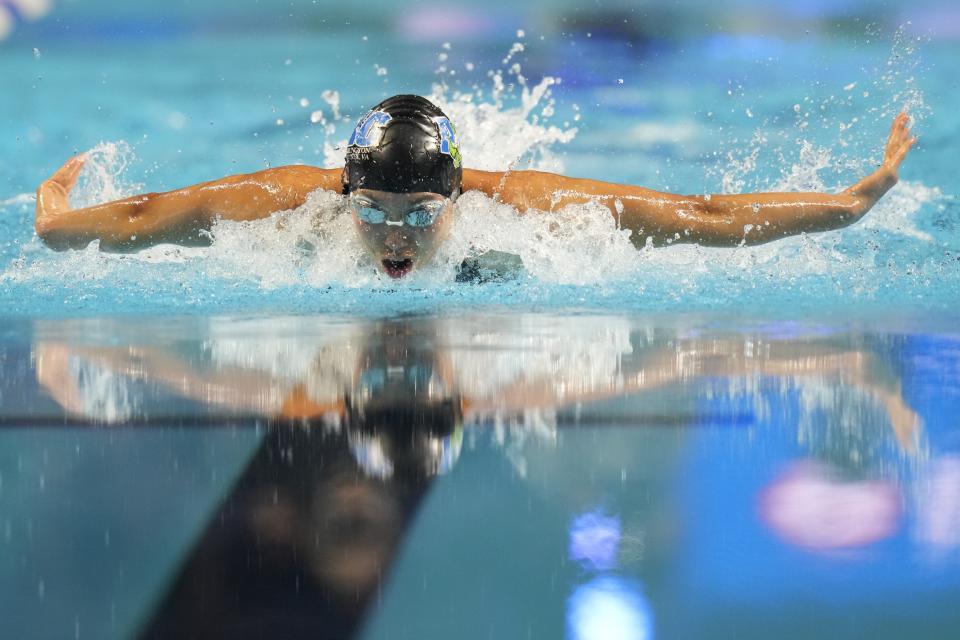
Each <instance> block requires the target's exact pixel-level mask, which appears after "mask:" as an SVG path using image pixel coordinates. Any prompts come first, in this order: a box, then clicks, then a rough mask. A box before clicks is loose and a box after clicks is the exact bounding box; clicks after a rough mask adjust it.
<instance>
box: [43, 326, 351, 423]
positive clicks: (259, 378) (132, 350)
mask: <svg viewBox="0 0 960 640" xmlns="http://www.w3.org/2000/svg"><path fill="white" fill-rule="evenodd" d="M72 358H80V359H83V360H84V361H86V362H87V363H89V364H92V365H94V366H97V367H102V368H104V369H107V370H109V371H112V372H113V373H115V374H117V375H122V376H128V377H130V378H134V379H139V380H144V381H147V382H150V383H154V384H158V385H161V386H163V387H166V388H168V389H170V390H171V391H173V392H174V393H176V394H178V395H180V396H182V397H184V398H189V399H192V400H197V401H199V402H203V403H205V404H208V405H217V406H221V407H227V408H229V409H231V410H233V411H235V412H252V413H255V414H260V415H264V416H278V415H279V416H283V417H287V418H308V417H313V416H317V415H322V414H323V413H325V412H327V411H331V410H334V409H336V408H337V407H339V403H338V402H333V403H322V402H321V403H318V402H316V401H312V400H310V399H309V398H308V397H307V396H306V393H305V392H304V390H303V387H302V385H296V386H294V385H291V384H290V383H284V382H283V381H280V380H276V379H275V378H273V377H271V376H269V375H267V374H266V373H264V372H262V371H258V370H253V369H243V368H239V367H217V368H216V369H214V370H199V369H196V368H194V367H191V366H190V365H189V363H188V362H186V361H185V360H183V359H181V358H178V357H176V356H175V355H172V354H171V353H169V352H167V351H164V350H162V349H158V348H149V347H76V346H67V345H63V344H59V343H43V342H42V343H39V344H38V345H37V346H36V360H37V378H38V381H39V382H40V384H41V385H42V386H43V387H44V388H46V389H47V390H48V392H49V393H50V395H51V396H53V398H54V399H55V400H56V401H57V402H58V403H59V404H60V405H61V406H62V407H63V408H64V409H65V410H66V411H68V412H70V413H76V414H84V415H85V417H89V418H93V419H98V418H102V416H90V415H86V414H88V413H89V410H88V409H87V406H86V403H85V402H84V398H83V396H82V394H81V391H80V389H79V388H78V387H77V384H76V380H75V377H74V375H73V373H72V372H71V371H70V367H69V361H70V359H72Z"/></svg>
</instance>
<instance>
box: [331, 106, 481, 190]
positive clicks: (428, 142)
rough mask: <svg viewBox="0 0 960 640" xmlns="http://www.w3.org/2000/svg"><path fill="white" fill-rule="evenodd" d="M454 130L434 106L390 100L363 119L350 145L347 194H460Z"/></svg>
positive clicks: (345, 188)
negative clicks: (364, 191)
mask: <svg viewBox="0 0 960 640" xmlns="http://www.w3.org/2000/svg"><path fill="white" fill-rule="evenodd" d="M462 177H463V168H462V166H461V161H460V148H459V146H458V142H457V134H456V130H455V129H454V128H453V124H452V123H451V122H450V120H449V118H447V116H446V115H445V114H444V113H443V111H441V110H440V109H439V108H438V107H437V106H436V105H435V104H433V103H432V102H430V101H429V100H427V99H426V98H421V97H420V96H413V95H400V96H393V97H392V98H387V99H386V100H384V101H383V102H381V103H380V104H378V105H377V106H375V107H374V108H373V109H371V110H370V111H369V112H368V113H367V115H365V116H363V117H362V118H361V119H360V122H358V123H357V126H356V128H355V129H354V130H353V135H351V136H350V142H349V143H348V145H347V158H346V166H345V167H344V172H343V192H344V193H345V194H346V193H349V192H351V191H354V190H356V189H376V190H378V191H389V192H392V193H417V192H421V191H427V192H430V193H439V194H440V195H444V196H450V195H453V193H454V192H457V191H459V190H460V182H461V180H462Z"/></svg>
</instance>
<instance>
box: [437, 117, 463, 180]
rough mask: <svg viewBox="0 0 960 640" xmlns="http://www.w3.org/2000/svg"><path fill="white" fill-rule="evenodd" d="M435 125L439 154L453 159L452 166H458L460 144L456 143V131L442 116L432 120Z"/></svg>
mask: <svg viewBox="0 0 960 640" xmlns="http://www.w3.org/2000/svg"><path fill="white" fill-rule="evenodd" d="M433 121H434V122H436V123H437V129H439V130H440V153H443V154H446V155H448V156H450V157H451V158H453V166H454V168H457V167H459V166H460V144H459V142H458V141H457V130H456V129H454V128H453V123H452V122H450V120H449V119H447V118H445V117H443V116H437V117H435V118H434V119H433Z"/></svg>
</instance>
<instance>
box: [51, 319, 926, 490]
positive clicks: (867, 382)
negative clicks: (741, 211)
mask: <svg viewBox="0 0 960 640" xmlns="http://www.w3.org/2000/svg"><path fill="white" fill-rule="evenodd" d="M271 322H272V323H276V322H277V321H271ZM524 322H528V323H529V326H524ZM211 323H212V324H211V327H210V330H209V335H205V336H203V338H202V347H199V345H198V347H199V348H198V351H199V352H200V353H198V354H194V355H191V354H189V353H188V352H187V351H186V347H185V345H184V344H183V343H178V345H177V348H176V349H173V348H168V347H164V346H163V345H158V344H154V345H152V346H151V345H148V344H144V345H137V344H133V345H127V346H93V345H87V346H82V345H77V344H72V345H67V344H64V343H59V342H53V341H47V340H40V341H38V343H37V345H36V347H35V358H36V363H37V364H36V368H37V375H38V379H39V382H40V383H41V384H42V385H43V386H44V387H45V388H46V389H47V390H48V391H49V392H50V394H51V395H52V396H53V397H54V398H55V399H56V400H57V401H58V402H59V403H60V404H61V405H62V406H63V407H64V409H65V410H67V411H68V412H70V413H73V414H76V415H82V416H86V417H88V418H93V419H95V420H100V421H110V420H111V419H113V420H114V421H119V420H123V419H126V418H128V417H130V416H129V415H128V414H129V411H127V412H124V411H120V410H118V409H116V408H115V407H112V406H111V405H110V402H109V401H108V400H109V399H107V400H104V399H103V398H101V397H100V395H99V394H102V393H103V389H104V388H108V387H110V385H108V384H104V383H103V382H102V377H103V375H105V374H111V375H113V376H114V377H115V378H117V379H118V382H117V384H121V385H122V384H123V383H122V380H128V381H129V380H139V381H145V382H147V383H150V384H154V385H158V386H161V387H163V388H165V389H167V390H170V391H173V392H174V393H176V394H178V395H180V396H183V397H186V398H190V399H194V400H198V401H201V402H203V403H204V404H206V405H209V406H212V407H214V408H221V409H227V410H229V411H231V412H236V413H243V414H246V415H251V414H253V415H261V416H264V417H267V418H271V419H276V420H280V421H300V420H308V421H312V422H314V423H317V422H322V421H326V422H327V423H328V424H335V425H343V424H345V425H347V427H348V428H349V429H350V430H351V438H353V442H354V443H355V445H356V451H357V455H358V456H359V459H360V460H361V461H362V464H364V465H365V466H367V467H369V470H370V473H373V474H374V475H376V474H380V475H383V474H385V473H388V471H387V469H388V467H389V460H388V456H387V457H385V456H386V453H387V452H386V450H384V449H383V446H384V444H383V443H380V442H378V440H379V439H382V438H383V437H384V435H383V433H382V432H381V433H380V434H371V433H369V432H365V431H364V430H362V429H357V428H355V427H356V426H357V425H361V424H363V423H364V420H365V419H366V416H368V415H379V414H382V413H384V412H386V413H385V415H388V414H389V413H390V412H391V411H394V412H396V411H399V412H400V414H399V415H401V416H402V415H407V414H411V415H414V416H416V415H427V414H428V413H429V412H446V413H449V414H450V415H453V416H455V417H456V420H457V422H458V423H459V422H461V421H462V422H466V423H483V422H487V421H488V420H489V419H491V418H497V419H502V418H509V417H510V416H516V415H522V414H523V413H524V412H529V411H531V410H535V409H543V410H546V411H550V410H554V409H559V408H562V407H569V406H573V405H576V404H578V403H580V404H582V403H588V402H591V401H600V400H604V399H609V398H614V397H622V396H626V395H629V394H635V393H640V392H645V391H653V392H657V391H662V390H667V389H670V390H673V391H677V390H679V393H680V395H681V396H688V397H690V398H691V399H695V398H696V397H697V396H698V394H699V393H702V392H703V390H704V387H703V385H719V387H720V389H719V390H721V391H722V387H723V386H724V385H725V386H727V387H729V388H731V389H738V388H745V389H746V390H747V392H748V393H749V388H750V386H749V385H744V384H742V381H744V380H749V379H752V378H754V377H757V376H764V377H767V378H770V379H778V380H781V381H783V382H784V383H785V384H803V383H806V382H809V381H812V382H815V383H823V384H825V385H828V386H831V387H835V388H838V389H843V388H847V389H851V390H854V391H855V393H854V394H853V395H854V396H855V397H854V398H853V399H852V401H853V402H859V403H862V405H863V406H865V407H876V408H877V409H878V410H879V411H881V412H882V413H885V414H886V417H887V419H888V422H889V424H890V425H891V426H892V428H893V432H894V434H895V435H896V438H897V441H898V442H899V443H900V446H901V447H903V448H904V450H906V451H912V450H914V449H915V447H916V442H917V438H918V427H919V425H920V420H919V418H918V417H917V415H916V414H915V413H914V411H913V410H912V409H911V408H910V407H909V406H908V405H907V404H906V402H905V401H904V400H903V397H902V395H901V393H900V384H899V381H898V380H897V379H896V377H895V376H893V375H892V373H891V372H889V371H888V370H887V369H886V368H885V367H884V366H883V364H882V361H881V360H880V359H879V358H878V357H877V356H876V355H874V354H873V353H871V352H870V351H869V350H867V349H864V348H862V347H860V346H858V345H852V344H848V343H847V342H848V341H846V340H845V339H844V338H843V337H842V336H839V337H836V338H834V339H832V340H826V339H817V340H811V339H798V340H793V339H771V338H764V337H763V336H753V335H748V336H744V335H722V334H713V335H710V334H701V335H698V336H693V337H683V336H680V335H677V334H676V333H675V332H667V333H663V334H661V335H653V336H652V337H651V335H649V334H645V333H644V332H639V331H635V330H634V329H633V328H632V327H631V325H630V324H629V323H627V322H625V321H623V320H622V319H619V318H575V319H570V320H568V321H562V320H558V319H548V320H543V319H541V320H524V319H523V318H522V317H521V318H512V319H509V320H507V319H504V318H487V319H484V318H475V319H473V320H467V319H463V318H456V319H452V318H451V319H434V320H431V319H426V318H421V319H408V320H402V321H387V322H380V323H371V324H370V325H368V326H363V325H349V326H346V327H343V326H341V327H340V328H339V329H338V330H337V331H330V332H326V333H324V335H323V336H322V337H318V338H316V339H315V340H314V341H313V342H309V341H307V342H304V343H296V342H294V343H289V342H285V341H284V339H282V338H269V337H266V336H264V337H262V338H255V337H254V335H256V334H253V335H250V334H248V335H247V337H246V338H245V339H244V340H236V339H233V338H230V337H229V336H226V335H219V337H218V332H219V331H220V330H219V329H217V327H216V321H211ZM227 325H229V323H227ZM248 329H249V328H248ZM263 329H264V330H265V331H268V330H269V328H268V327H266V326H264V327H263ZM114 344H116V342H114ZM121 344H122V342H121ZM273 352H275V353H273ZM84 380H100V382H97V383H96V384H90V383H85V382H84ZM759 394H760V392H759V391H758V392H757V394H756V395H759ZM120 395H124V394H120ZM847 395H850V394H847ZM841 400H843V394H841V395H840V396H834V402H840V401H841ZM825 408H826V409H827V410H828V411H829V410H831V407H825ZM143 411H144V412H148V411H149V409H147V408H145V409H143ZM674 413H676V411H674ZM112 417H113V418H112ZM134 417H135V416H134ZM384 422H389V420H386V419H385V420H384ZM455 445H456V442H455V441H454V440H448V441H437V442H433V443H428V442H423V443H422V447H423V453H424V455H426V453H427V452H428V451H430V452H432V453H431V455H432V456H433V457H432V458H431V460H432V462H429V463H427V462H424V464H428V465H429V466H430V467H431V468H432V469H434V470H440V469H441V468H442V467H444V466H445V465H449V462H450V459H451V457H453V456H454V449H455V448H456V447H455ZM378 465H380V466H379V467H378Z"/></svg>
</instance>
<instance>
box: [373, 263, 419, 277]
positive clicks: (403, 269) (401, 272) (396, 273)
mask: <svg viewBox="0 0 960 640" xmlns="http://www.w3.org/2000/svg"><path fill="white" fill-rule="evenodd" d="M381 264H383V270H384V271H386V272H387V275H388V276H390V277H391V278H402V277H403V276H405V275H407V274H408V273H410V270H411V269H413V260H411V259H410V258H404V259H403V260H383V261H382V263H381Z"/></svg>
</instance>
